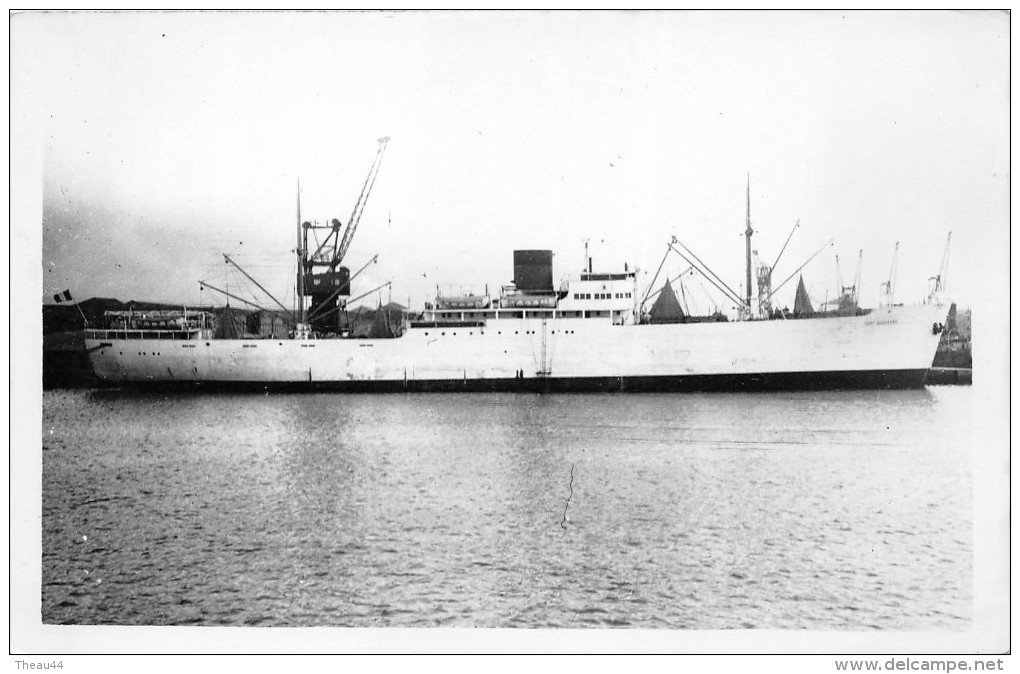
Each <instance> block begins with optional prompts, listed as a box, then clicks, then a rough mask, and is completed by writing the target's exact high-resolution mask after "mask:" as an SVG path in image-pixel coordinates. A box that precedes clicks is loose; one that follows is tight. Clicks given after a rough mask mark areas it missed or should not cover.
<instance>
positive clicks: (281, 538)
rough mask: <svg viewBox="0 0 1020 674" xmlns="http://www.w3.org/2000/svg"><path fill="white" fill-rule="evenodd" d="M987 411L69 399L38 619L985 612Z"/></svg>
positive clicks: (48, 441)
mask: <svg viewBox="0 0 1020 674" xmlns="http://www.w3.org/2000/svg"><path fill="white" fill-rule="evenodd" d="M970 408H971V389H970V388H969V387H968V388H959V387H935V388H929V389H926V390H916V391H867V392H827V393H787V394H774V395H741V394H705V395H667V394H648V395H530V394H529V395H514V394H478V395H475V394H462V395H432V394H421V395H376V396H371V395H367V396H361V395H326V394H323V395H300V396H289V395H279V396H247V395H186V394H182V395H170V396H165V395H142V394H138V393H118V392H117V391H105V392H89V391H47V392H45V393H44V399H43V423H44V428H43V438H44V439H43V503H42V506H43V512H42V527H43V532H42V549H43V559H42V583H43V586H42V616H43V621H44V622H45V623H73V624H132V625H239V626H244V625H265V626H284V625H287V626H304V625H328V626H351V627H429V626H478V627H566V628H583V627H610V626H616V627H635V628H638V627H640V628H691V629H715V628H736V629H741V628H745V629H746V628H807V629H834V630H866V629H909V630H914V629H930V628H949V629H957V630H959V629H967V628H968V627H969V626H970V622H971V600H972V590H971V587H972V562H971V551H972V545H971V539H972V533H971V532H972V512H971V487H970V485H971V479H970V478H971V469H970V452H971V448H970V446H969V444H968V442H969V432H970V429H969V420H970Z"/></svg>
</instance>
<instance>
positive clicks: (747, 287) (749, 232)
mask: <svg viewBox="0 0 1020 674" xmlns="http://www.w3.org/2000/svg"><path fill="white" fill-rule="evenodd" d="M752 234H754V230H753V229H751V174H750V173H748V174H747V229H745V230H744V237H745V239H746V242H747V280H746V285H745V286H744V288H745V300H744V301H745V302H746V305H747V314H748V316H750V315H751V235H752Z"/></svg>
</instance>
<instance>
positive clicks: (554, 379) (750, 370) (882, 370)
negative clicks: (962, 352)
mask: <svg viewBox="0 0 1020 674" xmlns="http://www.w3.org/2000/svg"><path fill="white" fill-rule="evenodd" d="M386 140H388V139H381V140H380V149H379V153H378V154H377V156H376V161H375V162H374V163H373V166H372V170H370V172H369V178H368V179H366V182H365V187H363V189H362V194H361V196H359V198H358V202H357V204H356V206H355V209H354V212H353V213H352V216H351V218H350V219H349V220H348V223H347V225H346V227H343V226H341V224H340V223H339V221H337V220H335V219H334V220H333V221H332V222H331V223H330V224H329V225H326V226H325V229H326V236H325V239H324V240H323V241H322V242H321V243H318V244H317V245H316V246H314V248H313V247H312V246H309V233H310V232H312V231H313V230H315V228H316V227H317V225H314V224H312V223H310V222H303V221H302V219H301V216H300V189H299V198H298V228H297V244H298V245H297V248H296V252H297V256H298V257H297V265H296V266H297V295H298V297H299V299H300V301H299V302H298V303H297V304H298V305H299V306H296V307H294V308H293V310H288V309H287V308H286V307H283V305H282V304H279V303H278V302H277V304H279V306H280V308H281V309H282V310H283V311H281V312H279V313H280V314H283V315H289V316H290V319H289V320H288V323H289V325H288V326H287V329H286V330H280V331H279V333H280V334H275V333H274V334H269V335H263V336H261V338H244V337H227V338H224V337H223V336H222V335H217V334H216V332H215V331H214V329H213V327H212V326H211V324H210V316H209V315H208V314H207V313H206V312H191V313H190V314H189V313H188V312H187V311H183V312H161V313H160V314H158V315H156V314H151V313H149V314H147V313H134V312H108V314H107V317H106V318H107V320H106V323H107V324H106V325H105V326H103V327H102V328H96V327H90V328H88V329H86V333H85V341H86V351H87V353H88V355H89V358H90V360H91V362H92V365H93V368H94V370H95V373H96V375H97V377H98V378H99V379H100V380H101V381H102V382H103V383H105V384H111V385H135V386H143V387H160V388H163V387H184V388H199V389H246V390H260V391H261V390H266V391H269V390H281V391H350V392H376V391H378V392H385V391H394V392H400V391H542V392H557V391H711V390H726V391H765V390H813V389H839V388H879V389H884V388H920V387H923V386H924V382H925V378H926V376H927V374H928V371H929V369H930V368H931V366H932V361H933V358H934V355H935V351H936V349H937V347H938V344H939V338H940V335H941V333H942V331H943V329H944V326H943V323H944V322H945V320H946V314H947V307H946V306H945V304H944V303H943V302H940V301H938V297H937V294H935V293H933V295H932V298H931V300H930V301H929V302H927V303H924V304H920V305H916V306H903V305H897V304H894V303H892V302H888V303H886V304H884V305H880V306H879V307H878V308H874V309H861V308H859V307H857V305H856V295H855V292H856V291H854V293H851V294H848V295H847V296H846V297H845V298H841V300H842V299H845V300H846V301H841V302H840V304H839V307H838V308H837V309H836V310H832V311H817V312H816V311H814V309H813V308H812V307H811V306H810V303H808V304H806V305H805V304H804V301H805V300H806V297H802V294H803V282H801V287H800V288H799V289H798V296H797V302H796V303H795V307H794V311H792V312H791V311H788V310H785V309H778V308H775V307H773V306H772V301H771V300H772V297H773V295H774V290H773V289H772V287H771V280H770V278H771V268H769V267H765V266H763V265H758V266H757V268H756V269H755V270H754V271H756V275H757V280H758V284H757V287H758V293H757V297H756V298H752V296H751V292H750V289H751V287H752V284H751V277H752V251H751V234H752V232H753V230H752V228H751V222H750V188H748V217H747V227H746V230H745V235H746V240H747V250H746V253H747V278H746V285H745V289H746V294H745V295H744V296H743V297H740V296H738V295H737V294H736V293H734V292H733V291H732V290H730V289H729V286H726V285H725V283H723V281H722V279H720V278H719V277H718V276H716V275H715V274H713V273H712V272H711V270H709V269H707V268H704V266H703V265H698V264H697V263H699V262H700V258H697V256H696V255H694V253H693V251H690V249H688V248H686V246H683V244H682V243H681V242H679V241H678V240H677V239H676V238H675V237H674V239H673V241H671V242H670V243H669V245H668V248H667V254H669V253H670V251H674V252H675V253H676V254H678V255H680V256H681V257H683V258H684V259H685V260H686V261H688V262H691V264H692V267H695V268H696V269H697V270H698V271H701V272H702V273H703V274H704V276H705V278H706V279H707V280H709V281H710V282H711V283H712V284H713V285H715V286H716V287H717V288H719V289H720V290H721V291H723V292H724V294H725V295H726V296H727V297H728V298H729V299H731V300H732V301H734V302H735V303H737V304H738V305H739V306H738V309H739V314H738V315H737V316H736V318H734V319H732V320H731V319H729V318H727V317H726V316H724V315H722V314H719V313H714V314H712V315H708V316H694V315H690V313H688V312H684V311H682V310H679V309H678V308H677V307H675V306H673V303H676V298H675V295H674V294H673V293H672V290H671V289H670V288H669V285H668V283H667V284H664V285H663V287H662V289H661V290H660V291H657V293H656V295H657V296H658V298H657V300H656V305H658V306H654V305H653V307H652V309H651V310H647V309H646V306H647V303H648V301H649V299H650V298H651V296H652V294H651V292H650V291H647V292H645V293H644V294H643V295H642V294H641V293H640V291H639V288H638V276H637V272H636V271H635V270H632V269H629V268H627V266H626V265H625V266H624V268H623V269H620V270H614V271H611V272H595V271H594V269H593V266H592V263H591V258H590V257H587V252H586V262H587V264H586V266H585V268H584V269H583V271H582V272H580V273H579V274H576V275H575V276H574V278H570V279H567V280H565V281H564V282H562V283H561V284H560V285H559V287H554V284H553V254H552V252H551V251H549V250H518V251H515V252H514V258H513V260H514V263H513V282H512V283H509V284H507V285H505V286H502V287H500V288H499V290H498V292H497V293H495V294H490V293H488V292H483V293H477V294H470V293H469V294H463V293H461V294H455V295H451V294H446V295H444V294H441V293H439V292H437V295H436V297H435V299H434V301H432V302H429V303H426V305H425V306H424V307H423V309H422V310H421V311H420V312H416V313H405V314H401V315H400V316H399V317H398V318H397V320H395V321H392V322H390V321H385V320H383V321H382V325H381V329H380V330H377V331H374V332H373V334H372V335H369V336H363V335H359V334H357V333H356V331H354V330H351V329H350V324H349V322H346V321H345V318H346V316H347V313H346V309H347V305H348V304H349V303H350V302H351V300H350V299H348V298H350V287H351V284H352V281H353V280H354V279H355V278H356V277H357V274H358V273H360V271H361V270H359V271H358V272H356V273H355V274H351V272H350V270H349V269H348V268H347V267H345V266H343V264H342V262H343V260H344V255H345V254H346V251H347V248H348V246H349V245H350V240H351V237H352V236H353V233H354V229H355V228H356V227H357V224H358V221H359V220H360V214H361V212H362V211H363V209H364V203H365V201H366V200H367V196H368V193H369V192H370V190H371V185H372V184H373V183H374V181H375V175H376V174H377V172H378V164H379V161H380V160H381V156H382V151H383V149H384V148H385V141H386ZM313 239H314V240H316V241H317V240H318V236H314V237H313ZM225 257H226V259H227V262H233V261H232V260H231V259H230V258H229V257H227V256H225ZM366 266H367V265H366ZM773 266H774V265H773ZM362 269H364V268H362ZM661 269H662V265H660V270H661ZM242 271H243V270H242ZM656 276H658V273H657V274H656ZM653 285H654V280H653ZM204 287H209V288H212V289H214V290H216V289H215V288H213V287H212V286H209V285H208V284H205V286H204ZM649 287H651V286H649ZM260 288H261V286H260ZM776 290H778V288H776ZM267 294H268V293H267ZM670 295H673V298H672V300H670V301H664V300H667V299H668V298H669V297H670ZM270 297H271V296H270ZM237 299H240V298H237ZM663 307H664V308H665V309H664V310H660V311H658V312H657V311H656V309H657V308H659V309H662V308H663ZM670 307H672V308H673V310H672V311H669V309H670ZM383 318H385V317H383Z"/></svg>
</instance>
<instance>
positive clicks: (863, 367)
mask: <svg viewBox="0 0 1020 674" xmlns="http://www.w3.org/2000/svg"><path fill="white" fill-rule="evenodd" d="M945 318H946V308H945V307H943V306H937V305H922V306H912V307H882V308H879V309H875V310H873V311H871V312H869V313H867V314H865V315H861V316H850V317H839V318H814V319H799V320H770V321H746V322H722V323H682V324H667V325H614V324H613V323H612V322H611V321H610V320H609V319H605V320H603V319H592V318H583V319H582V318H577V319H572V318H554V319H545V320H542V319H527V318H525V319H499V320H493V321H489V322H488V324H487V325H485V326H483V327H477V326H476V327H461V326H457V327H452V326H442V327H428V328H422V327H418V328H411V329H409V330H407V331H406V332H405V333H404V334H403V335H402V336H401V337H398V338H393V339H312V340H296V339H295V340H292V339H257V340H256V339H252V340H204V339H203V340H198V339H191V340H172V339H120V338H116V336H115V335H116V333H115V332H113V331H108V332H106V333H102V332H93V333H90V336H89V337H88V338H87V339H86V348H87V350H88V353H89V356H90V358H91V361H92V364H93V367H94V368H95V372H96V374H97V375H98V376H99V378H100V379H102V380H103V381H104V382H107V383H111V384H124V383H126V384H140V385H155V386H161V387H163V386H204V387H213V388H256V389H289V390H348V391H385V390H393V391H403V390H408V391H415V390H548V391H557V390H765V389H818V388H911V387H921V386H923V384H924V379H925V376H926V374H927V371H928V370H929V368H930V367H931V364H932V360H933V359H934V355H935V350H936V348H937V346H938V342H939V335H938V334H937V331H934V330H933V329H932V327H933V324H939V323H943V322H944V321H945ZM111 335H114V336H112V337H111Z"/></svg>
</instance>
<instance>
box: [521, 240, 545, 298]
mask: <svg viewBox="0 0 1020 674" xmlns="http://www.w3.org/2000/svg"><path fill="white" fill-rule="evenodd" d="M552 258H553V254H552V251H551V250H515V251H514V285H516V286H517V290H518V291H520V292H525V293H538V294H541V293H548V294H551V293H552V292H553V274H552Z"/></svg>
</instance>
